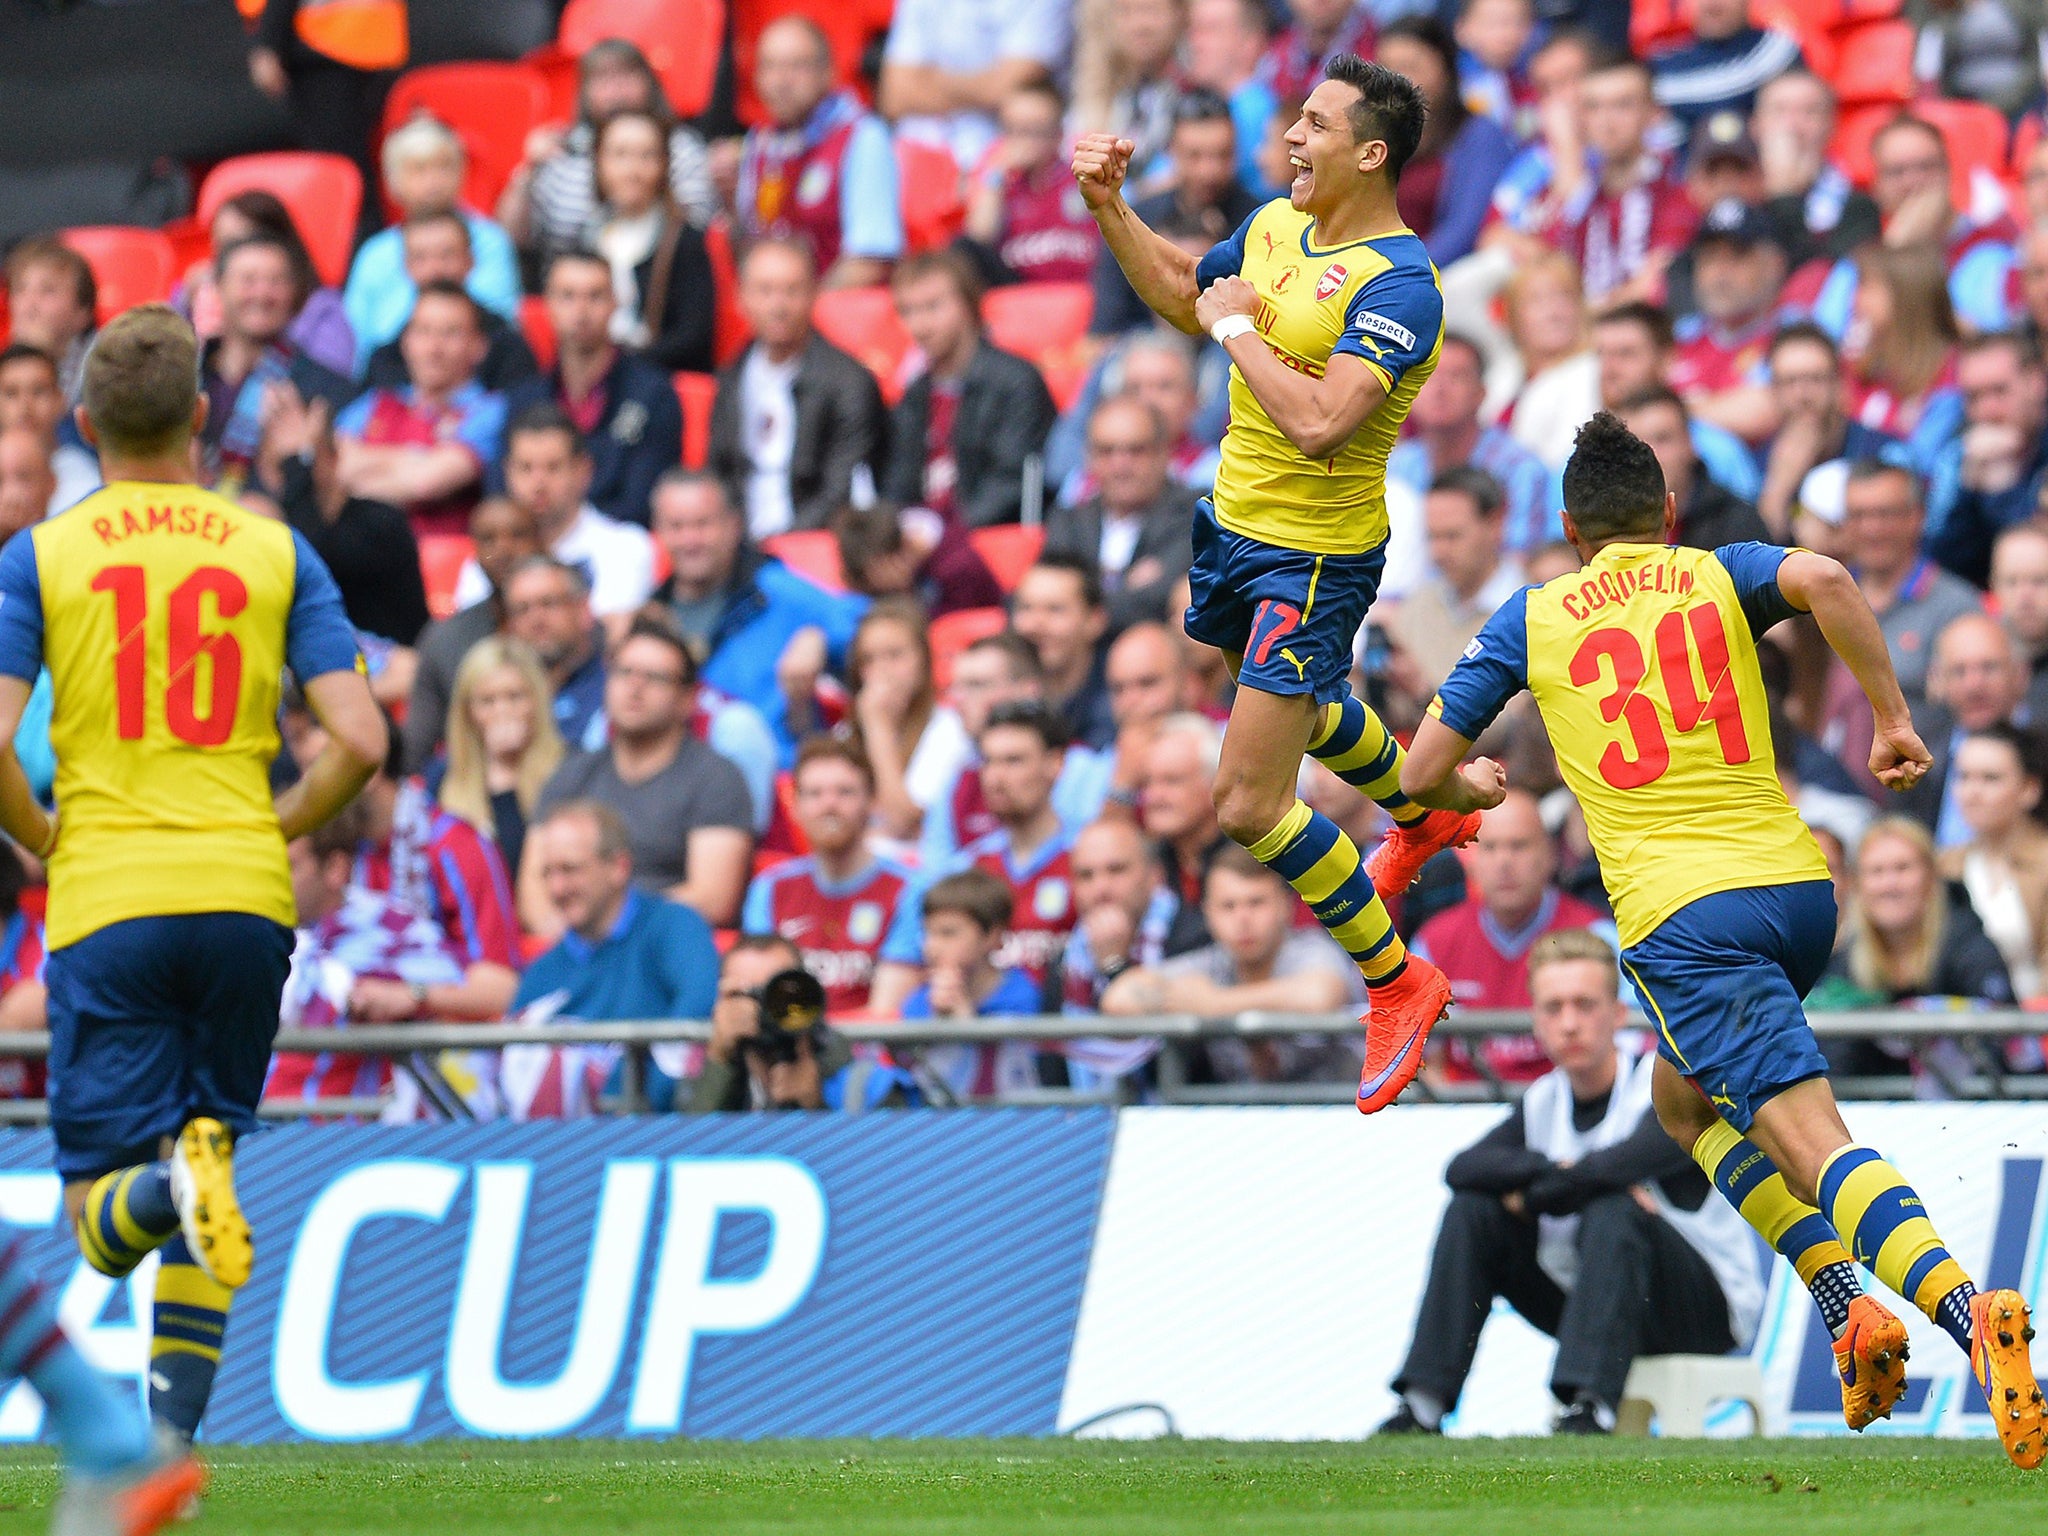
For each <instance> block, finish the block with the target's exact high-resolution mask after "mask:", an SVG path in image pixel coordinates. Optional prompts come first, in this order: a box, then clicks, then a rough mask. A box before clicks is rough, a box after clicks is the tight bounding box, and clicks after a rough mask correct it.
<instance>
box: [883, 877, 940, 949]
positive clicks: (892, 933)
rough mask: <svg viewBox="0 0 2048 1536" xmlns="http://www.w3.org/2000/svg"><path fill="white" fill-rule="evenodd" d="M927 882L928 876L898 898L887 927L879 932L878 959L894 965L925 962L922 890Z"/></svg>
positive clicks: (929, 882) (929, 880) (928, 883)
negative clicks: (880, 939) (883, 931)
mask: <svg viewBox="0 0 2048 1536" xmlns="http://www.w3.org/2000/svg"><path fill="white" fill-rule="evenodd" d="M936 878H937V876H936V875H934V876H933V877H932V879H936ZM930 884H931V879H926V880H923V881H920V882H919V883H918V884H916V885H914V886H912V887H911V888H910V889H909V890H907V891H905V892H904V893H903V895H902V896H901V897H900V898H898V900H897V902H896V910H895V912H894V913H892V914H891V915H890V918H889V931H888V932H887V933H886V934H884V935H883V936H882V947H881V948H880V949H879V950H877V951H876V952H875V958H876V959H877V960H884V961H887V962H889V963H890V964H893V965H923V964H924V892H925V887H926V886H928V885H930Z"/></svg>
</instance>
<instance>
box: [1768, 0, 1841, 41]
mask: <svg viewBox="0 0 2048 1536" xmlns="http://www.w3.org/2000/svg"><path fill="white" fill-rule="evenodd" d="M1842 10H1843V7H1842V0H1763V3H1762V4H1761V5H1759V6H1758V7H1757V8H1756V24H1757V25H1758V26H1760V27H1766V26H1770V25H1771V24H1772V23H1774V22H1775V23H1776V24H1777V25H1778V26H1781V27H1783V28H1785V29H1786V30H1787V31H1790V32H1797V33H1798V34H1799V36H1800V38H1801V39H1802V40H1803V39H1805V38H1808V37H1811V36H1815V35H1817V34H1820V33H1824V32H1826V31H1828V30H1829V29H1830V28H1832V27H1837V26H1840V25H1841V23H1842Z"/></svg>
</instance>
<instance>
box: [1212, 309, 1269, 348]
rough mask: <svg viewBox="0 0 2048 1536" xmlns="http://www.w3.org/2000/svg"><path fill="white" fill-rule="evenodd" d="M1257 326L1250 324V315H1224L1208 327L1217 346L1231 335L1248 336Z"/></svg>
mask: <svg viewBox="0 0 2048 1536" xmlns="http://www.w3.org/2000/svg"><path fill="white" fill-rule="evenodd" d="M1257 329H1258V327H1257V326H1255V325H1253V324H1252V317H1251V316H1250V315H1225V316H1224V317H1223V318H1222V319H1221V320H1218V321H1217V322H1216V323H1215V324H1214V325H1212V326H1210V327H1209V334H1210V336H1211V337H1213V338H1214V339H1215V342H1216V345H1217V346H1219V347H1220V346H1222V345H1223V344H1224V343H1225V342H1227V341H1229V340H1230V339H1231V338H1232V337H1233V336H1249V335H1251V333H1252V332H1253V331H1255V330H1257Z"/></svg>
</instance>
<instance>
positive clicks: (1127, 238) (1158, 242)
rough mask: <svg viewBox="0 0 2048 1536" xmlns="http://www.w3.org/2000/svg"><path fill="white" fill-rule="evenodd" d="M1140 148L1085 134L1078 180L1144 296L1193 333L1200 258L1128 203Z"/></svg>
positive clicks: (1077, 153) (1077, 148) (1078, 153)
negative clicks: (1126, 190) (1128, 180)
mask: <svg viewBox="0 0 2048 1536" xmlns="http://www.w3.org/2000/svg"><path fill="white" fill-rule="evenodd" d="M1137 147H1138V146H1137V145H1136V144H1135V143H1133V142H1132V141H1131V140H1129V139H1120V138H1118V137H1116V136H1115V135H1114V134H1109V133H1086V134H1083V135H1082V136H1081V137H1080V139H1079V140H1078V141H1076V143H1075V145H1074V180H1075V181H1076V182H1077V183H1078V184H1079V185H1080V188H1081V200H1082V201H1083V202H1085V203H1086V204H1087V205H1088V211H1089V212H1090V213H1092V214H1094V215H1095V222H1096V225H1097V226H1098V227H1099V228H1100V229H1101V230H1102V239H1103V243H1104V244H1106V245H1107V246H1108V247H1109V252H1110V254H1111V255H1112V256H1114V257H1115V258H1116V264H1117V265H1118V266H1119V267H1121V268H1123V273H1124V276H1125V277H1126V278H1127V279H1129V281H1130V285H1131V287H1132V289H1133V290H1134V291H1135V292H1136V293H1137V295H1138V297H1139V298H1141V299H1143V300H1144V301H1145V303H1146V305H1147V306H1148V307H1149V308H1150V309H1151V310H1152V312H1153V313H1154V314H1156V315H1158V316H1159V318H1160V319H1162V320H1164V321H1165V322H1166V323H1167V324H1168V325H1170V326H1172V327H1173V328H1174V329H1175V330H1179V331H1186V332H1187V333H1188V334H1189V335H1190V336H1193V335H1196V334H1198V333H1199V332H1200V330H1201V326H1200V325H1199V324H1197V323H1196V320H1195V299H1196V297H1197V294H1198V292H1199V290H1198V289H1197V288H1196V285H1195V266H1196V261H1195V258H1194V257H1192V256H1190V255H1189V254H1188V253H1187V252H1186V251H1184V250H1182V249H1181V248H1180V247H1179V246H1177V245H1175V244H1174V243H1173V242H1172V241H1171V240H1168V239H1167V238H1166V237H1165V236H1164V235H1161V234H1158V233H1156V232H1155V231H1154V230H1152V229H1151V228H1149V227H1148V226H1147V225H1146V223H1145V221H1144V220H1143V219H1141V218H1139V217H1138V216H1137V215H1136V214H1135V213H1133V212H1132V211H1131V205H1130V204H1129V203H1127V202H1125V201H1124V195H1123V185H1124V176H1125V174H1126V173H1127V172H1128V171H1129V170H1130V168H1131V156H1132V154H1133V153H1135V152H1136V150H1137Z"/></svg>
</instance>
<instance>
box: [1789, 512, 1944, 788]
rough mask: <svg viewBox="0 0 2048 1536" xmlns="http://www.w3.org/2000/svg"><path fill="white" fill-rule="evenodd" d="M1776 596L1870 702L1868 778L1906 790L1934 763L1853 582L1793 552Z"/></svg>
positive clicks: (1817, 559)
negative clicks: (1816, 633) (1816, 629)
mask: <svg viewBox="0 0 2048 1536" xmlns="http://www.w3.org/2000/svg"><path fill="white" fill-rule="evenodd" d="M1778 590H1779V591H1781V592H1783V593H1784V594H1785V600H1786V601H1787V602H1789V603H1790V604H1791V605H1792V606H1793V607H1795V608H1797V609H1799V610H1801V611H1802V612H1804V613H1810V614H1812V615H1813V621H1814V622H1815V623H1816V624H1818V625H1819V626H1820V632H1821V634H1822V635H1823V636H1824V637H1825V638H1826V640H1827V642H1828V645H1829V647H1830V648H1831V649H1832V650H1833V651H1834V653H1835V654H1836V655H1837V656H1839V657H1841V658H1842V664H1843V665H1844V666H1846V667H1847V668H1848V669H1849V671H1850V674H1851V675H1852V676H1853V677H1855V679H1856V682H1857V684H1858V685H1859V686H1860V687H1861V688H1862V689H1863V696H1864V697H1865V698H1866V699H1868V700H1870V713H1871V716H1872V718H1873V719H1874V721H1875V722H1876V726H1877V734H1876V737H1875V739H1874V740H1873V741H1872V742H1871V744H1870V772H1871V774H1872V775H1873V776H1874V777H1875V778H1876V779H1877V781H1878V782H1879V783H1880V784H1882V785H1884V786H1885V787H1886V788H1887V789H1891V790H1897V791H1904V790H1908V789H1911V788H1912V787H1913V786H1914V785H1915V784H1917V783H1919V782H1920V780H1921V778H1922V777H1923V776H1924V775H1925V774H1926V772H1927V770H1928V769H1929V768H1930V767H1932V766H1933V764H1934V759H1933V757H1932V755H1931V754H1930V753H1929V752H1928V750H1927V745H1926V743H1925V742H1923V741H1921V739H1920V736H1919V733H1918V732H1916V731H1915V730H1914V729H1913V715H1912V712H1911V711H1910V710H1909V709H1908V708H1907V707H1906V696H1905V694H1904V693H1903V692H1901V691H1900V688H1899V678H1898V674H1897V673H1896V672H1895V671H1893V669H1892V654H1891V650H1890V648H1889V647H1888V646H1887V645H1886V644H1885V639H1884V631H1883V630H1882V629H1880V628H1879V627H1878V622H1877V615H1876V614H1874V613H1872V612H1871V611H1870V603H1869V601H1868V600H1867V599H1866V598H1865V597H1864V596H1863V591H1862V589H1861V588H1860V587H1858V586H1857V585H1856V578H1855V577H1853V576H1851V575H1850V574H1849V572H1848V570H1847V569H1846V568H1845V567H1844V566H1843V565H1842V563H1841V562H1840V561H1839V560H1830V559H1829V558H1828V557H1827V556H1826V555H1816V554H1814V553H1813V552H1812V551H1811V550H1805V549H1795V550H1793V551H1792V552H1791V553H1790V554H1789V555H1787V556H1786V557H1785V558H1784V560H1783V561H1782V562H1780V564H1779V566H1778Z"/></svg>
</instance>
